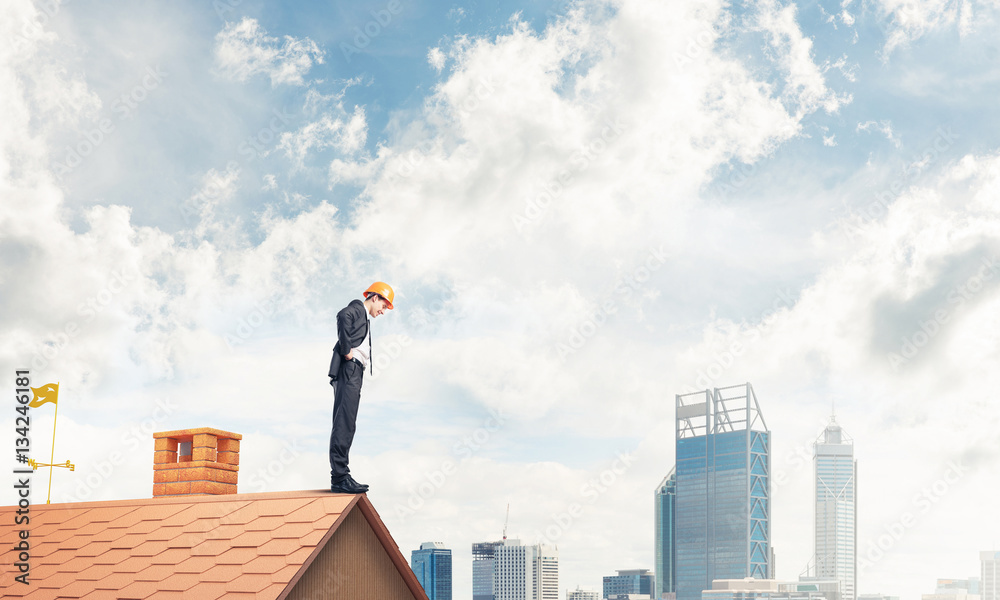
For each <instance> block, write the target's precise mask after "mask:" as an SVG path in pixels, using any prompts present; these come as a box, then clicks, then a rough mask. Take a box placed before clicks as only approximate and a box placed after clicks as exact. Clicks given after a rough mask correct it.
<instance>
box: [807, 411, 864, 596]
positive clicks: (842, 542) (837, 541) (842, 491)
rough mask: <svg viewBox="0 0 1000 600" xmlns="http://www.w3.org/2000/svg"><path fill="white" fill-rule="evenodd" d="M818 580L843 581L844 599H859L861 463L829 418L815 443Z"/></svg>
mask: <svg viewBox="0 0 1000 600" xmlns="http://www.w3.org/2000/svg"><path fill="white" fill-rule="evenodd" d="M814 448H815V452H814V454H813V458H814V462H815V466H816V553H815V561H816V578H818V579H836V580H839V581H840V593H841V596H842V598H843V600H855V599H856V597H857V589H858V588H857V583H858V576H857V571H858V569H857V567H858V536H857V522H858V497H857V492H856V490H857V476H858V462H857V461H856V460H854V443H853V441H852V440H851V438H850V437H848V436H847V434H846V433H844V431H843V430H842V429H841V428H840V425H838V424H837V422H836V420H835V419H834V418H833V417H830V424H829V425H827V426H826V430H825V431H824V432H823V434H822V435H821V436H820V437H819V439H817V440H816V444H815V446H814Z"/></svg>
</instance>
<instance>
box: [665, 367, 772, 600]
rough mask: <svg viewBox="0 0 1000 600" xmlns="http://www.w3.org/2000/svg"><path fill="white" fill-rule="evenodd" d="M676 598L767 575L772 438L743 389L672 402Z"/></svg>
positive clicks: (695, 599) (749, 391)
mask: <svg viewBox="0 0 1000 600" xmlns="http://www.w3.org/2000/svg"><path fill="white" fill-rule="evenodd" d="M676 419H677V438H676V458H677V466H676V469H675V475H676V480H677V483H676V485H677V492H676V493H677V496H676V504H675V511H674V531H675V532H676V538H675V539H676V542H675V545H676V548H677V559H676V582H677V600H700V598H701V592H702V591H703V590H709V589H712V581H713V580H715V579H742V578H744V577H754V578H757V579H769V578H771V577H772V576H773V565H772V564H771V560H772V559H771V556H772V555H771V475H770V473H771V434H770V431H768V429H767V425H766V424H765V422H764V417H763V415H762V414H761V412H760V406H759V405H758V403H757V397H756V396H755V395H754V391H753V388H752V387H751V386H750V384H749V383H747V384H745V385H739V386H731V387H725V388H716V389H714V390H705V391H704V392H697V393H692V394H682V395H678V396H677V397H676Z"/></svg>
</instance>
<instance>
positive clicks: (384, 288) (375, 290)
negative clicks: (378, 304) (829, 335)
mask: <svg viewBox="0 0 1000 600" xmlns="http://www.w3.org/2000/svg"><path fill="white" fill-rule="evenodd" d="M368 294H378V295H379V296H382V297H383V298H385V301H386V302H387V303H388V306H386V308H388V309H389V310H392V299H393V297H394V296H395V294H394V293H393V292H392V287H390V286H389V284H388V283H386V282H384V281H376V282H375V283H373V284H371V285H370V286H368V289H367V290H365V298H366V299H367V298H368Z"/></svg>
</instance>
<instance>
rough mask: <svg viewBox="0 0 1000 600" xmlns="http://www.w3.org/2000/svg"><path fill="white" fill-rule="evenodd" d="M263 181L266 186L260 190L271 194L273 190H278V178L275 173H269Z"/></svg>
mask: <svg viewBox="0 0 1000 600" xmlns="http://www.w3.org/2000/svg"><path fill="white" fill-rule="evenodd" d="M263 179H264V185H263V186H261V188H260V189H261V191H264V192H269V191H271V190H273V189H277V187H278V178H277V177H276V176H275V175H274V173H267V174H266V175H264V177H263Z"/></svg>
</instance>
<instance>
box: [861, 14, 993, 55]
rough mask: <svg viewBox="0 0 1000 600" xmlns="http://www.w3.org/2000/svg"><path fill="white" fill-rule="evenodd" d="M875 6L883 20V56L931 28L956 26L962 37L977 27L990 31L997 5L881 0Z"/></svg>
mask: <svg viewBox="0 0 1000 600" xmlns="http://www.w3.org/2000/svg"><path fill="white" fill-rule="evenodd" d="M877 6H878V9H879V12H880V13H881V15H880V16H881V18H882V19H884V20H885V21H886V30H885V31H886V41H885V46H884V47H883V50H882V52H883V54H884V55H885V57H888V56H889V55H890V54H892V52H894V51H895V50H896V49H897V48H900V47H904V46H906V45H907V44H909V43H910V42H913V41H915V40H918V39H920V38H921V37H923V36H924V35H927V34H928V33H930V32H932V31H934V30H939V29H947V28H951V27H955V28H956V29H957V31H958V33H959V34H960V35H963V36H965V35H968V34H970V33H972V32H973V31H974V30H975V29H976V28H979V29H980V30H982V31H991V30H992V28H993V27H994V26H995V23H996V16H997V9H998V8H1000V5H998V4H997V3H996V2H995V1H993V0H966V1H961V2H950V1H948V0H880V1H879V2H878V3H877ZM973 15H975V17H973Z"/></svg>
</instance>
